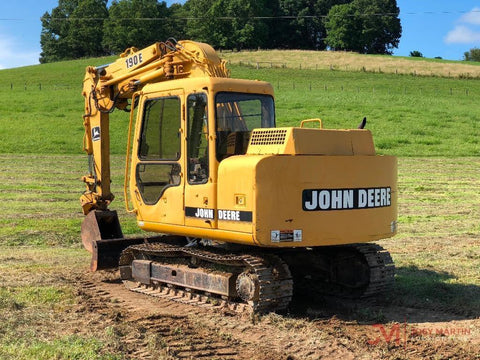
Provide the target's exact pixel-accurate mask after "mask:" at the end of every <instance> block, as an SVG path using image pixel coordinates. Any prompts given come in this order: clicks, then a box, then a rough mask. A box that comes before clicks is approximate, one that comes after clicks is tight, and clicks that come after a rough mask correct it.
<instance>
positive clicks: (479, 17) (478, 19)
mask: <svg viewBox="0 0 480 360" xmlns="http://www.w3.org/2000/svg"><path fill="white" fill-rule="evenodd" d="M460 22H461V23H464V24H472V25H480V8H478V7H475V8H473V9H472V11H470V12H468V13H466V14H465V15H463V16H462V17H461V18H460Z"/></svg>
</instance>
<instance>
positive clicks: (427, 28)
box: [0, 0, 480, 69]
mask: <svg viewBox="0 0 480 360" xmlns="http://www.w3.org/2000/svg"><path fill="white" fill-rule="evenodd" d="M172 2H173V1H167V3H172ZM397 4H398V6H399V7H400V19H401V22H402V27H403V33H402V37H401V39H400V45H399V47H398V49H396V50H394V55H400V56H408V55H409V53H410V51H412V50H418V51H420V52H421V53H422V54H423V55H424V56H425V57H435V56H441V57H442V58H444V59H451V60H461V59H462V57H463V53H464V52H465V51H468V50H469V49H471V48H473V47H480V1H471V0H455V1H452V0H397ZM57 5H58V0H23V1H22V0H19V1H17V0H10V1H8V0H3V1H1V3H0V69H4V68H12V67H19V66H25V65H34V64H38V58H39V54H40V52H41V48H40V31H41V23H40V17H41V16H42V15H43V14H44V13H45V12H46V11H48V12H51V10H52V9H53V8H54V7H56V6H57ZM159 40H162V39H159Z"/></svg>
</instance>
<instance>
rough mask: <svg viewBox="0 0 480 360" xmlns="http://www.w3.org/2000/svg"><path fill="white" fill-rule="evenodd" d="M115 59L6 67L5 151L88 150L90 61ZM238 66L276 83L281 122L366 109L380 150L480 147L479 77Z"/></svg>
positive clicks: (119, 149) (121, 136)
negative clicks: (85, 80)
mask: <svg viewBox="0 0 480 360" xmlns="http://www.w3.org/2000/svg"><path fill="white" fill-rule="evenodd" d="M111 59H112V58H104V59H91V60H78V61H72V62H61V63H55V64H44V65H38V66H31V67H25V68H20V69H9V70H1V71H0V74H1V75H2V76H1V77H0V96H1V98H0V132H1V133H2V142H1V143H0V153H22V154H25V153H31V154H80V153H82V138H83V125H82V123H83V120H82V115H83V97H82V96H81V84H82V77H83V73H84V68H85V66H86V65H87V64H94V65H99V64H103V63H106V62H109V61H111ZM231 69H232V76H233V77H237V78H247V79H261V80H266V81H269V82H271V83H272V85H273V86H274V88H275V91H276V113H277V123H278V125H279V126H293V125H298V124H299V123H300V121H301V120H303V119H307V118H321V119H322V120H323V122H324V126H325V127H326V128H355V127H356V126H357V125H358V123H360V121H361V120H362V118H363V117H364V116H366V117H367V119H368V123H367V127H368V128H369V129H370V130H372V132H373V135H374V140H375V143H376V148H377V150H378V151H379V153H382V154H394V155H397V156H477V155H480V146H479V138H480V125H479V123H480V109H479V108H478V106H477V103H478V98H479V97H480V81H478V80H467V79H451V78H441V77H416V76H410V75H395V74H378V73H376V74H375V73H369V72H346V71H330V70H318V71H316V70H298V69H288V68H287V69H259V70H256V69H252V68H249V67H242V66H237V65H233V66H231ZM12 83H13V89H11V84H12ZM25 83H26V84H27V87H26V90H25ZM40 83H41V84H42V89H41V90H40V88H39V84H40ZM127 127H128V114H126V113H123V112H116V113H114V114H112V116H111V147H112V153H113V154H123V153H124V151H125V147H126V132H127Z"/></svg>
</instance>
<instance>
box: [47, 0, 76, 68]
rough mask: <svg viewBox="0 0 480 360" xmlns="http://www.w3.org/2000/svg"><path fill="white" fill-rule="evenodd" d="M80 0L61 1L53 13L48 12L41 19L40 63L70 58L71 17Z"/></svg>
mask: <svg viewBox="0 0 480 360" xmlns="http://www.w3.org/2000/svg"><path fill="white" fill-rule="evenodd" d="M78 1H79V0H59V1H58V6H57V7H55V8H53V10H52V13H51V14H50V13H48V12H46V13H45V14H43V16H42V18H41V22H42V32H41V35H40V46H41V47H42V52H41V53H40V63H46V62H52V61H59V60H62V59H67V58H68V57H69V56H70V49H69V48H68V34H69V30H70V23H69V21H68V18H69V16H70V15H71V14H72V13H73V11H74V10H75V8H76V7H77V6H78Z"/></svg>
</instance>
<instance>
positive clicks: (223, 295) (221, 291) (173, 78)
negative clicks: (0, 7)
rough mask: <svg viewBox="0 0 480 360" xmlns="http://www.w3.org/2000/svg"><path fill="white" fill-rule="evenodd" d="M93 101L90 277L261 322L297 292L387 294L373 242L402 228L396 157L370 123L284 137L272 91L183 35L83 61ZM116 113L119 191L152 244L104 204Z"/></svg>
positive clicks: (302, 129)
mask: <svg viewBox="0 0 480 360" xmlns="http://www.w3.org/2000/svg"><path fill="white" fill-rule="evenodd" d="M83 97H84V99H85V109H84V110H85V114H84V115H83V124H84V127H85V135H84V141H83V146H84V150H85V152H86V153H87V155H88V159H89V171H88V174H87V175H86V176H84V177H83V182H84V183H85V185H86V190H85V192H84V193H83V195H82V196H81V199H80V201H81V206H82V210H83V213H84V215H86V216H85V218H84V220H83V222H82V226H81V237H82V242H83V245H84V247H85V248H86V249H87V250H88V251H89V252H91V255H92V257H91V265H90V268H91V270H92V271H96V270H105V269H116V270H118V272H119V276H120V278H121V279H122V281H123V282H124V284H125V286H126V287H127V288H128V289H130V290H132V291H135V292H139V293H143V294H147V295H153V296H161V297H167V298H171V299H174V300H175V299H176V300H179V301H187V302H191V303H195V304H204V305H208V304H210V305H211V306H226V307H228V308H230V309H233V310H238V311H241V312H243V311H252V312H254V313H265V312H270V311H288V309H289V304H290V303H291V301H292V297H295V296H297V295H298V294H307V296H310V295H311V294H317V293H320V294H327V295H329V296H335V297H340V298H364V297H370V296H376V295H378V294H381V293H384V292H386V291H388V290H389V289H390V288H391V286H392V283H393V280H394V270H395V266H394V264H393V261H392V258H391V256H390V254H389V253H388V252H387V251H386V250H385V249H383V248H382V247H381V246H379V245H377V244H375V243H372V242H374V241H376V240H380V239H385V238H389V237H392V236H394V235H395V234H396V231H397V193H398V190H397V161H396V158H395V157H393V156H380V155H377V154H376V152H375V147H374V142H373V138H372V134H371V132H370V131H369V130H367V129H365V128H364V125H365V122H363V123H362V124H361V125H360V126H359V127H358V128H354V129H326V128H323V124H322V120H321V119H307V120H304V121H302V123H301V124H300V125H299V126H298V127H276V117H275V105H274V92H273V88H272V86H271V85H270V84H269V83H267V82H264V81H258V80H243V79H234V78H231V77H230V75H229V71H228V70H227V67H226V63H225V61H222V60H221V59H220V58H219V56H218V55H217V53H216V52H215V50H214V49H213V48H212V47H211V46H210V45H208V44H204V43H200V42H195V41H189V40H184V41H178V42H177V41H175V40H173V39H171V40H168V41H166V42H159V43H155V44H153V45H151V46H149V47H146V48H144V49H141V50H138V49H136V48H129V49H127V50H126V51H125V52H124V53H123V54H121V55H120V56H119V58H118V59H117V60H115V61H114V62H113V63H111V64H108V65H103V66H98V67H92V66H89V67H87V69H86V73H85V77H84V81H83ZM117 109H118V110H124V111H128V112H130V119H129V128H128V135H127V139H125V140H126V143H127V149H126V165H125V183H124V189H125V190H124V195H125V205H126V209H127V211H128V212H129V213H133V214H134V215H135V217H136V222H137V224H138V227H139V228H140V229H142V230H144V231H145V232H146V234H148V235H146V236H142V237H125V236H124V235H123V232H122V229H121V226H120V222H119V219H118V215H117V212H116V211H112V210H110V209H109V207H110V204H111V202H112V201H113V199H114V195H113V194H112V192H111V189H110V186H111V173H110V130H109V115H110V113H112V112H113V111H115V110H117ZM302 289H303V290H302ZM302 291H303V292H302Z"/></svg>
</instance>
